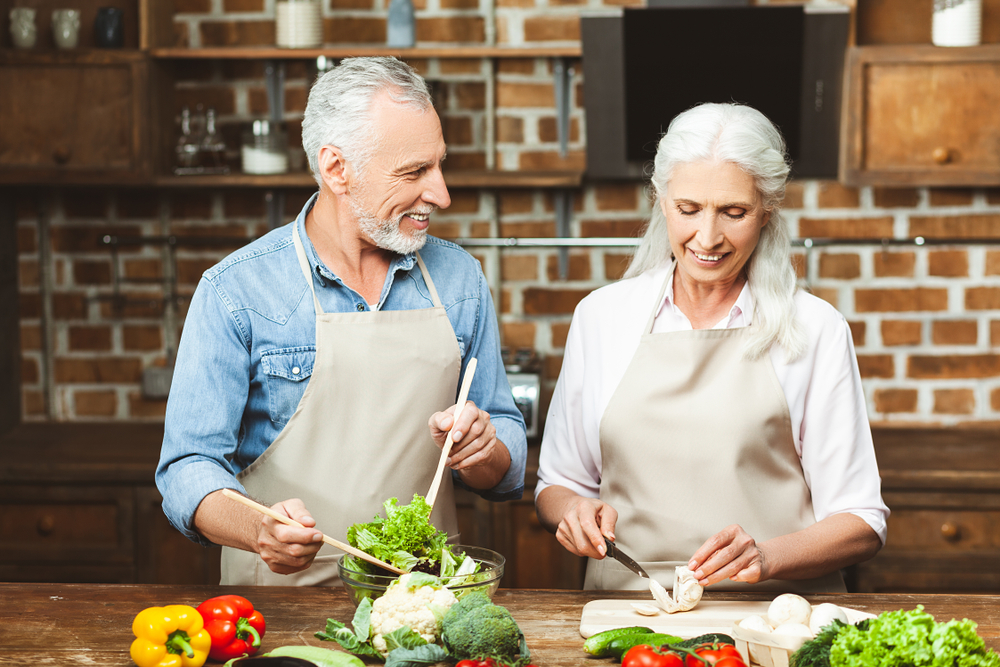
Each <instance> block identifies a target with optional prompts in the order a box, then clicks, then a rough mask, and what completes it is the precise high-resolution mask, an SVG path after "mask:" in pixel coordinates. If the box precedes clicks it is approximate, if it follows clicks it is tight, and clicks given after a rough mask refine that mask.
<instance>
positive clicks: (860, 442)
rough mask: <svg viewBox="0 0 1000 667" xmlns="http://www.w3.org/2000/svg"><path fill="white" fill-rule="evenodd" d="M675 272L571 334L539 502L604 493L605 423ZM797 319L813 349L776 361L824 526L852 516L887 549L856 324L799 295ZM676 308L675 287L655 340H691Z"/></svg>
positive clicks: (739, 321)
mask: <svg viewBox="0 0 1000 667" xmlns="http://www.w3.org/2000/svg"><path fill="white" fill-rule="evenodd" d="M669 269H670V266H669V265H665V266H664V267H662V268H660V269H657V270H654V271H647V272H646V273H644V274H642V275H641V276H638V277H636V278H630V279H628V280H622V281H620V282H617V283H613V284H611V285H607V286H605V287H602V288H600V289H598V290H595V291H594V292H592V293H590V294H589V295H587V297H586V298H585V299H583V301H581V302H580V304H579V305H578V306H577V308H576V312H575V313H574V314H573V322H572V324H571V325H570V329H569V335H568V338H567V340H566V350H565V355H564V357H563V364H562V371H561V372H560V374H559V380H558V382H557V384H556V389H555V393H554V394H553V396H552V403H551V405H550V407H549V412H548V417H547V418H546V422H545V433H544V435H543V437H542V449H541V457H540V461H539V468H538V485H537V487H536V488H535V496H536V497H537V496H538V493H539V492H541V490H542V489H544V488H546V487H547V486H549V485H552V484H556V485H559V486H564V487H566V488H568V489H570V490H571V491H574V492H575V493H578V494H580V495H582V496H587V497H591V498H597V497H598V496H599V491H600V485H601V444H600V438H599V431H600V424H601V418H602V417H603V416H604V410H605V408H607V406H608V402H609V401H610V400H611V395H612V394H613V393H614V391H615V389H616V388H617V387H618V383H619V382H620V381H621V379H622V377H623V376H624V374H625V370H626V368H627V367H628V365H629V362H631V361H632V357H633V355H634V354H635V351H636V349H637V348H638V346H639V338H640V336H641V335H642V333H643V331H642V330H643V327H644V326H645V325H646V323H647V321H648V319H649V313H650V311H651V310H652V308H653V306H654V302H655V301H656V297H657V295H658V294H659V291H660V287H662V285H663V281H664V280H665V279H666V276H667V272H668V270H669ZM795 307H796V318H797V319H798V321H799V322H800V323H801V324H802V325H803V327H804V329H805V332H806V336H807V340H808V347H807V349H806V352H805V354H804V355H803V356H802V357H801V358H799V359H797V360H796V361H794V362H792V363H787V362H786V361H785V357H784V352H783V351H782V349H781V348H780V347H779V346H777V345H775V346H774V348H772V350H771V352H770V356H771V362H772V363H773V364H774V371H775V374H776V375H777V377H778V381H779V383H780V384H781V388H782V389H783V391H784V394H785V400H786V401H787V403H788V411H789V414H790V416H791V420H792V434H793V436H794V441H795V451H796V453H798V455H799V458H800V460H801V462H802V471H803V473H804V475H805V481H806V484H807V485H808V486H809V489H810V491H811V493H812V503H813V511H814V513H815V516H816V520H817V521H819V520H821V519H825V518H826V517H828V516H831V515H833V514H839V513H842V512H849V513H851V514H855V515H857V516H859V517H861V518H862V519H864V520H865V522H867V523H868V525H869V526H871V527H872V529H873V530H874V531H875V532H876V533H878V536H879V537H880V538H881V540H882V543H883V544H884V543H885V535H886V518H887V517H888V516H889V508H888V507H886V505H885V503H884V502H883V501H882V494H881V479H880V477H879V474H878V466H877V464H876V462H875V448H874V446H873V444H872V435H871V427H870V425H869V423H868V413H867V409H866V407H865V397H864V392H863V391H862V387H861V375H860V373H859V372H858V364H857V358H856V356H855V353H854V342H853V340H852V339H851V331H850V327H849V326H848V325H847V320H845V319H844V316H843V315H841V314H840V313H839V312H838V311H837V310H836V309H834V308H833V306H831V305H830V304H828V303H827V302H825V301H823V300H821V299H819V298H817V297H814V296H812V295H811V294H807V293H805V292H803V291H801V290H800V291H799V292H798V293H797V294H796V296H795ZM753 308H754V302H753V297H752V296H751V294H750V289H749V286H748V285H744V287H743V290H742V292H740V295H739V297H738V298H737V299H736V303H735V304H734V305H733V307H732V309H731V310H730V313H729V315H728V316H727V317H725V318H723V319H722V320H721V321H720V322H719V323H718V324H716V325H715V327H713V328H716V329H727V328H735V327H745V326H748V325H749V323H750V321H751V319H752V317H753ZM691 328H692V327H691V323H690V322H689V321H688V319H687V317H686V316H685V315H684V314H683V313H682V312H681V311H680V310H678V309H677V307H676V306H675V305H674V302H673V284H672V281H671V284H670V285H668V286H667V291H666V296H665V297H664V299H663V302H662V303H661V304H659V310H658V313H657V315H656V320H655V321H654V324H653V333H667V332H672V331H684V330H690V329H691Z"/></svg>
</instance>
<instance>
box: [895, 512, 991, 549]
mask: <svg viewBox="0 0 1000 667" xmlns="http://www.w3.org/2000/svg"><path fill="white" fill-rule="evenodd" d="M915 549H919V550H933V551H945V552H950V551H954V552H963V553H966V552H983V551H990V550H993V551H996V550H1000V510H990V511H982V510H978V511H973V510H948V509H941V510H936V509H920V510H913V509H894V510H893V511H892V514H891V515H890V516H889V521H888V537H887V538H886V544H885V551H887V552H894V551H899V550H904V551H910V550H915Z"/></svg>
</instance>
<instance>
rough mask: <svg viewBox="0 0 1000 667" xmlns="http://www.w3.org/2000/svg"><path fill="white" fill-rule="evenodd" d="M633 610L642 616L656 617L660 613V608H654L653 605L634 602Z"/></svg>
mask: <svg viewBox="0 0 1000 667" xmlns="http://www.w3.org/2000/svg"><path fill="white" fill-rule="evenodd" d="M632 608H633V609H635V611H636V613H639V614H642V615H643V616H656V615H657V614H659V613H660V608H659V607H654V606H653V605H651V604H644V603H641V602H638V603H636V602H633V603H632Z"/></svg>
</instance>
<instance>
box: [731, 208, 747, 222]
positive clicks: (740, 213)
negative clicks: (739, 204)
mask: <svg viewBox="0 0 1000 667" xmlns="http://www.w3.org/2000/svg"><path fill="white" fill-rule="evenodd" d="M746 214H747V212H746V211H744V210H743V209H739V208H737V209H729V210H728V211H726V217H728V218H731V219H732V220H742V219H743V218H745V217H746Z"/></svg>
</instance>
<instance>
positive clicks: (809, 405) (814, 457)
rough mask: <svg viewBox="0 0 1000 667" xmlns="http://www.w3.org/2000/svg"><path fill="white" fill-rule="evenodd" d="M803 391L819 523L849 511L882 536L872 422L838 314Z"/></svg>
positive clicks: (805, 450)
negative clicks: (869, 418) (869, 419)
mask: <svg viewBox="0 0 1000 667" xmlns="http://www.w3.org/2000/svg"><path fill="white" fill-rule="evenodd" d="M811 364H812V368H811V369H809V372H808V375H807V377H808V387H807V388H806V389H805V391H804V392H803V394H802V396H803V397H804V399H803V412H802V422H801V426H800V429H799V435H800V438H801V454H802V471H803V474H804V475H805V480H806V483H807V484H808V485H809V489H810V491H811V493H812V503H813V511H814V512H815V515H816V520H817V521H821V520H823V519H825V518H827V517H829V516H832V515H834V514H841V513H850V514H854V515H856V516H858V517H860V518H861V519H863V520H864V521H865V522H866V523H867V524H868V525H869V526H871V528H872V530H874V531H875V533H876V534H878V536H879V538H880V539H881V540H882V543H883V544H884V543H885V538H886V519H887V518H888V515H889V509H888V507H886V505H885V503H884V502H883V500H882V494H881V479H880V477H879V472H878V464H877V462H876V460H875V447H874V444H873V442H872V433H871V425H870V424H869V421H868V413H867V408H866V405H865V396H864V390H863V388H862V385H861V374H860V372H859V371H858V362H857V356H856V355H855V352H854V343H853V340H852V338H851V332H850V327H849V326H848V324H847V321H846V320H844V319H843V317H842V316H839V314H838V315H837V321H836V322H835V323H833V324H831V325H829V326H825V327H823V328H822V330H821V331H820V333H819V336H818V338H817V339H816V341H815V351H814V353H813V354H812V355H811Z"/></svg>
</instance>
